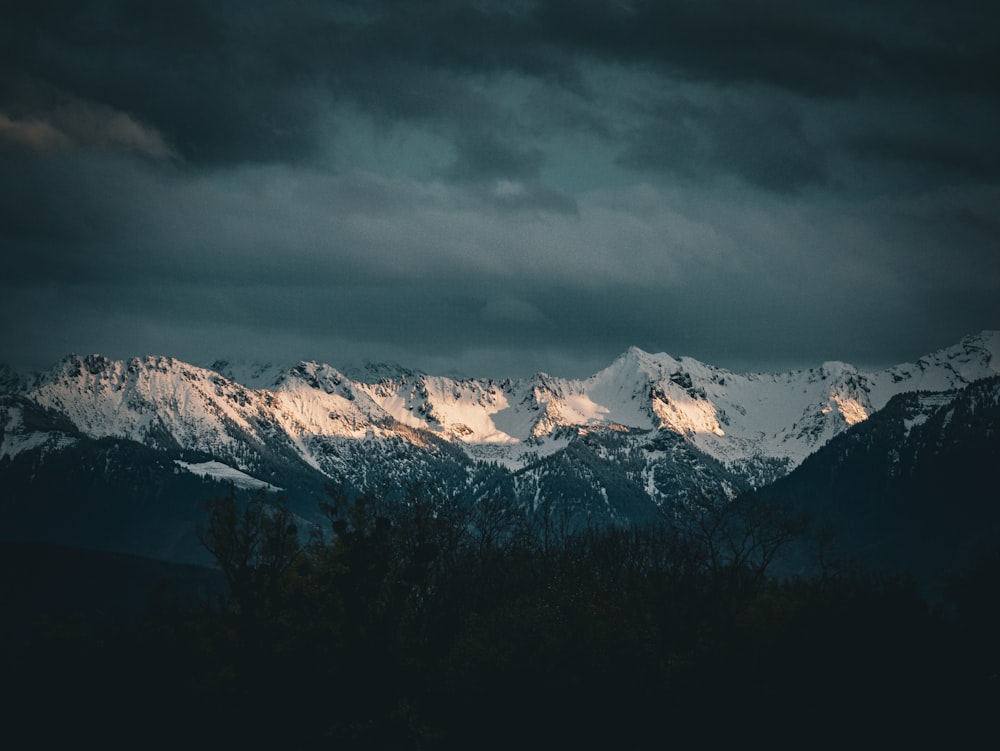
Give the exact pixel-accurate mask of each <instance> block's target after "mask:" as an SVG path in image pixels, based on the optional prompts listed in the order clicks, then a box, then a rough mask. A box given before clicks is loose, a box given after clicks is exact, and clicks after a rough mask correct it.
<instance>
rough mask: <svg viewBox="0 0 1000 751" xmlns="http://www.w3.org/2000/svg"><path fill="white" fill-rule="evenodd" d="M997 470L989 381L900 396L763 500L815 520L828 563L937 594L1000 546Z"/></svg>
mask: <svg viewBox="0 0 1000 751" xmlns="http://www.w3.org/2000/svg"><path fill="white" fill-rule="evenodd" d="M998 464H1000V379H998V378H990V379H984V380H982V381H978V382H976V383H973V384H971V385H970V386H968V387H966V388H965V389H963V390H960V391H954V392H941V393H927V392H920V393H912V394H902V395H900V396H897V397H895V398H893V399H892V400H891V401H890V402H889V403H888V404H887V405H886V406H885V407H884V408H883V409H881V410H879V411H878V412H876V413H875V414H874V415H872V416H871V417H870V418H869V419H868V420H866V421H864V422H863V423H860V424H858V425H855V426H854V427H852V428H851V429H850V430H849V431H847V432H845V433H843V434H842V435H840V436H837V437H836V438H834V439H833V440H831V441H830V442H829V444H827V445H826V446H824V447H823V448H821V449H820V450H819V451H817V452H816V453H815V454H813V455H812V456H810V457H808V458H807V459H806V460H805V461H804V462H803V463H802V465H801V466H800V467H798V468H797V469H796V470H795V471H793V472H792V473H791V474H790V475H788V476H787V477H785V478H783V479H781V480H779V481H777V482H776V483H774V484H773V485H772V486H770V487H768V488H765V489H764V490H762V491H761V493H760V495H761V497H763V498H767V499H769V500H771V501H773V502H776V503H782V504H786V505H788V506H790V507H792V508H795V509H797V510H799V511H801V512H803V513H805V514H807V515H808V516H809V518H810V519H811V521H812V525H813V530H814V532H815V533H816V534H817V535H822V536H824V538H825V551H824V554H825V555H826V556H827V558H826V563H828V564H830V563H834V562H837V563H839V564H842V565H854V566H860V567H863V568H864V569H866V570H884V571H890V572H895V573H902V572H903V571H905V570H909V571H910V572H912V573H913V574H914V575H915V576H916V577H917V578H918V579H919V580H920V581H921V582H922V583H924V584H926V585H927V586H930V587H934V588H935V589H936V590H939V589H940V586H941V584H942V582H943V581H944V579H943V577H944V574H946V573H947V572H948V571H949V570H951V569H957V568H961V567H963V566H965V565H967V564H968V563H969V562H970V561H972V560H974V559H975V558H976V557H978V556H982V555H986V554H988V553H989V552H990V551H992V550H994V549H995V548H996V547H997V546H998V545H1000V503H998V499H1000V494H998V484H997V474H996V467H997V466H998ZM800 562H801V563H806V561H805V560H804V559H802V560H800Z"/></svg>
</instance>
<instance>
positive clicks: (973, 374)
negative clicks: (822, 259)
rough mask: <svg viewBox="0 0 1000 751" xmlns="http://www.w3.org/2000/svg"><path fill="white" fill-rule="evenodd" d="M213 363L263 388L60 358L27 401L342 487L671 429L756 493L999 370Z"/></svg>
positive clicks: (80, 420)
mask: <svg viewBox="0 0 1000 751" xmlns="http://www.w3.org/2000/svg"><path fill="white" fill-rule="evenodd" d="M216 365H217V366H218V368H219V369H220V370H223V371H225V372H228V373H229V374H230V375H233V376H237V375H242V376H244V377H246V378H247V380H248V381H250V382H251V384H252V385H254V386H256V388H253V387H251V385H249V384H241V383H239V382H238V381H235V380H232V379H231V378H228V377H226V376H225V375H223V374H222V373H219V372H216V371H215V370H209V369H205V368H198V367H195V366H193V365H188V364H186V363H183V362H180V361H177V360H174V359H171V358H168V357H145V358H132V359H130V360H127V361H112V360H109V359H107V358H103V357H100V356H96V355H94V356H89V357H84V358H81V357H78V356H70V357H68V358H66V359H65V360H63V362H62V363H60V364H59V365H58V366H57V367H56V368H54V369H53V370H52V371H50V372H49V373H47V374H45V375H44V376H41V377H40V378H38V379H37V380H35V381H34V382H33V383H32V385H31V386H26V387H25V390H24V391H23V396H24V398H26V399H28V400H30V402H31V403H33V404H36V405H38V406H39V407H41V408H44V409H48V410H52V411H53V412H54V413H57V414H60V415H63V416H64V417H65V418H67V419H68V421H69V422H71V423H72V425H74V426H75V428H76V429H78V430H79V431H80V432H81V433H83V434H84V435H87V436H89V437H94V438H100V437H105V436H115V437H120V438H128V439H131V440H135V441H138V442H140V443H143V444H145V445H148V446H151V447H154V448H177V449H187V450H196V451H201V452H204V453H206V454H209V455H211V456H213V457H216V458H217V459H218V460H220V461H223V462H224V463H225V464H226V465H228V466H230V467H233V468H234V469H235V470H238V471H240V472H243V473H249V474H250V475H253V473H254V472H255V471H258V470H260V468H261V466H262V464H261V462H262V459H261V457H262V456H264V455H265V454H266V455H267V456H272V457H273V456H280V457H284V458H285V459H286V460H288V461H301V462H305V463H306V464H308V465H309V466H310V467H312V468H314V469H318V470H320V471H321V472H323V473H325V474H327V475H331V476H332V475H334V474H336V472H338V471H339V470H340V469H342V468H344V467H345V466H347V464H348V463H349V462H351V461H357V460H358V459H359V457H362V456H363V455H365V454H370V455H372V456H375V455H378V456H394V455H395V454H394V453H393V452H394V451H396V449H391V446H390V444H391V445H398V446H403V445H405V446H410V447H412V448H413V450H421V451H426V450H431V448H433V447H437V448H434V450H441V447H443V446H446V445H448V444H450V445H452V446H454V447H455V448H456V449H460V451H461V452H462V453H464V455H465V456H466V461H467V460H468V459H487V460H491V461H497V462H498V463H500V464H502V465H504V466H506V467H507V468H508V469H511V470H514V469H517V468H519V467H523V466H526V465H527V464H528V463H530V462H534V461H538V460H539V459H540V458H544V457H545V456H548V455H551V454H554V453H555V452H558V451H560V450H562V449H564V448H565V447H566V445H567V442H568V441H570V440H571V439H572V437H573V436H576V435H582V434H584V433H585V432H587V431H593V430H595V429H596V430H601V429H604V430H618V431H623V432H627V433H636V432H639V433H641V432H642V431H648V432H649V434H650V435H651V436H652V435H655V434H656V433H658V432H662V431H670V432H671V433H673V434H676V435H678V436H681V437H683V439H684V440H685V441H687V442H689V443H690V444H691V445H693V446H694V447H696V448H697V449H699V450H701V451H703V452H704V453H706V454H708V455H709V456H710V457H712V458H713V459H715V460H718V461H719V462H721V463H722V465H723V466H725V467H726V468H727V469H728V470H730V471H735V472H736V473H737V474H739V475H741V476H742V477H744V478H745V479H747V480H749V481H750V482H751V483H752V484H755V485H757V484H761V483H763V482H766V481H767V480H768V479H770V478H773V477H774V476H777V475H780V474H783V473H785V472H787V471H789V470H790V469H792V468H793V467H795V466H797V465H798V464H799V463H801V461H802V460H803V459H804V458H805V457H806V456H807V455H809V454H810V453H812V452H813V451H815V450H816V449H817V448H819V447H820V446H822V445H823V444H825V443H826V442H827V441H829V440H830V439H831V438H832V437H834V436H835V435H837V434H839V433H840V432H842V431H844V430H845V429H847V427H849V426H850V425H853V424H856V423H858V422H859V421H863V420H865V419H866V418H867V417H868V416H869V415H871V414H872V413H873V412H874V411H875V410H878V409H880V408H881V407H882V406H883V405H885V403H886V402H887V401H888V400H889V399H890V398H891V397H892V396H894V395H895V394H898V393H902V392H908V391H915V390H931V389H933V390H943V389H952V388H957V387H961V386H964V385H966V384H967V383H969V382H971V381H973V380H977V379H980V378H984V377H988V376H991V375H995V374H997V373H998V372H1000V332H982V333H981V334H978V335H975V336H969V337H966V338H965V339H963V340H962V341H961V342H960V343H959V344H957V345H955V346H953V347H950V348H948V349H944V350H941V351H939V352H935V353H932V354H930V355H927V356H925V357H922V358H920V359H919V360H918V361H917V362H916V363H912V364H901V365H897V366H895V367H893V368H889V369H887V370H884V371H878V372H870V373H866V372H861V371H859V370H858V369H857V368H855V367H853V366H851V365H848V364H845V363H840V362H827V363H824V364H823V365H821V366H819V367H816V368H811V369H808V370H801V371H794V372H790V373H774V374H762V373H745V374H738V373H733V372H731V371H728V370H725V369H722V368H717V367H714V366H712V365H708V364H705V363H702V362H699V361H697V360H694V359H692V358H688V357H680V358H674V357H672V356H670V355H667V354H649V353H646V352H643V351H642V350H640V349H637V348H634V347H633V348H631V349H629V350H628V351H626V352H625V353H623V354H622V355H621V356H620V357H619V358H617V359H616V360H615V361H614V362H613V363H611V364H610V365H609V366H608V367H607V368H605V369H603V370H601V371H600V372H598V373H595V374H594V375H593V376H591V377H589V378H586V379H582V380H574V379H563V378H557V377H553V376H549V375H546V374H543V373H540V374H538V375H536V376H534V377H532V378H524V379H505V380H500V381H493V380H485V379H452V378H447V377H441V376H432V375H427V374H424V373H418V372H414V371H408V370H404V369H402V368H398V367H384V368H378V367H370V368H368V369H367V370H366V371H365V373H364V374H361V375H357V376H356V379H352V378H349V377H348V376H346V375H345V374H343V373H342V372H340V371H338V370H336V369H335V368H333V367H331V366H329V365H323V364H319V363H315V362H302V363H299V364H298V365H295V366H294V367H291V368H286V369H278V368H275V367H274V366H270V365H268V366H252V367H244V368H234V367H232V366H229V365H228V364H227V363H216ZM8 412H9V415H8V417H7V418H6V423H7V425H8V427H7V428H5V429H4V430H3V435H0V439H2V441H3V447H4V448H3V451H4V452H5V453H6V454H12V453H16V452H17V451H19V450H21V447H24V446H31V445H35V442H36V441H38V440H42V439H40V438H32V437H30V436H27V433H26V432H25V431H24V430H23V429H21V428H18V427H17V426H18V425H19V423H17V422H16V421H17V419H18V418H17V416H16V414H15V412H11V411H9V410H8ZM431 438H434V441H437V443H434V442H433V441H431V440H430V439H431ZM442 442H443V443H442ZM376 444H378V445H379V446H381V448H379V449H378V451H376V450H375V448H374V447H375V445H376ZM363 446H368V449H365V450H363V451H362V449H361V448H359V447H363ZM449 450H450V449H449ZM647 471H648V470H647ZM262 481H263V480H262Z"/></svg>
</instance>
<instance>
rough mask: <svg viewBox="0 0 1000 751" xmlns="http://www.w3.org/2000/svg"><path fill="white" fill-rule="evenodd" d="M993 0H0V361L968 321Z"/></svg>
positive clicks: (979, 235)
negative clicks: (154, 0)
mask: <svg viewBox="0 0 1000 751" xmlns="http://www.w3.org/2000/svg"><path fill="white" fill-rule="evenodd" d="M996 15H997V14H996V12H995V11H994V10H993V9H992V5H989V4H985V3H975V2H956V3H950V4H947V5H945V4H940V3H931V2H926V3H921V2H917V3H907V4H905V5H904V4H880V5H879V6H877V7H875V6H872V5H871V4H869V3H836V4H834V3H826V2H822V3H811V4H808V5H807V6H803V5H802V4H801V3H791V2H787V3H786V2H776V3H767V4H763V5H761V4H749V3H688V2H657V3H643V2H634V3H626V2H623V3H578V2H574V3H565V2H537V3H532V2H525V3H500V2H496V3H493V2H480V3H468V2H465V3H450V2H441V3H434V4H428V6H427V7H425V5H424V4H412V3H394V2H384V3H372V2H365V3H327V2H312V3H306V2H301V3H284V4H280V5H278V4H264V3H260V4H256V3H238V4H237V3H218V2H212V3H209V2H182V3H170V4H162V5H156V4H143V5H142V7H141V8H140V7H138V6H135V4H133V3H127V2H112V3H101V4H96V3H77V2H74V3H56V2H41V3H35V4H32V5H30V6H28V7H18V8H17V9H9V10H7V11H5V24H4V28H3V29H2V30H0V49H2V52H0V56H2V64H0V70H2V73H0V163H2V164H3V169H2V170H0V247H2V248H3V251H2V252H3V259H2V260H3V266H4V274H3V275H2V278H0V285H2V288H3V289H2V291H0V320H2V321H3V323H0V359H7V360H9V361H11V362H13V363H14V364H16V365H23V366H30V367H44V366H47V365H48V364H51V363H52V362H53V361H54V360H56V359H58V358H59V357H61V356H62V355H64V354H67V353H69V352H102V353H104V354H108V355H110V356H115V357H123V356H129V355H132V354H146V353H162V354H172V355H175V356H177V357H181V358H184V359H188V360H192V361H195V362H210V361H211V360H213V359H215V358H217V357H229V358H234V357H237V358H239V357H246V358H267V359H299V358H305V359H319V360H325V361H327V362H330V363H332V364H334V365H337V366H346V365H350V364H356V363H360V362H363V361H365V360H397V361H400V362H403V363H405V364H407V365H410V366H414V367H420V368H424V369H426V370H433V371H436V372H451V373H466V374H470V375H520V374H526V373H528V372H531V371H534V370H537V369H542V370H546V371H549V372H552V373H556V374H559V375H567V376H579V375H586V374H589V373H590V372H593V371H594V370H595V369H597V368H599V367H601V366H603V365H605V364H607V363H608V362H609V361H610V359H612V358H613V357H614V356H615V355H616V354H618V353H620V352H621V351H623V350H624V349H625V348H627V347H628V346H629V345H632V344H635V345H638V346H640V347H642V348H644V349H648V350H652V351H668V352H670V353H671V354H674V355H681V354H688V355H692V356H695V357H698V358H700V359H702V360H706V361H709V362H712V363H715V364H719V365H723V366H727V367H730V368H734V369H754V370H768V369H779V368H790V367H803V366H808V365H811V364H814V363H816V362H819V361H822V360H826V359H842V360H848V361H852V362H855V363H856V364H858V365H886V364H891V363H893V362H896V361H902V360H907V359H913V358H914V357H916V356H919V355H920V354H923V353H925V352H927V351H930V350H932V349H934V348H937V347H940V346H944V345H947V344H951V343H953V342H954V341H957V339H958V338H960V337H961V336H962V335H963V334H966V333H974V332H976V331H979V330H981V329H984V328H997V327H1000V257H998V252H1000V248H998V241H1000V222H998V220H997V219H996V217H997V215H998V211H997V209H998V207H1000V142H998V140H997V138H996V135H995V134H996V133H997V132H1000V97H998V95H997V93H996V92H997V91H998V90H1000V89H998V86H997V83H998V82H1000V52H998V50H1000V45H997V44H996V43H995V39H994V36H995V33H994V32H992V31H991V30H992V29H995V28H996V21H997V20H998V19H997V18H996V17H995V16H996Z"/></svg>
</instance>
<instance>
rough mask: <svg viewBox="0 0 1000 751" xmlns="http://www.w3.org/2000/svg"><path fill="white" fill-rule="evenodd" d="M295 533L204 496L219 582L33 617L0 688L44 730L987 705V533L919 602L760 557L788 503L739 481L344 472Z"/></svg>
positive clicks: (452, 736) (398, 730)
mask: <svg viewBox="0 0 1000 751" xmlns="http://www.w3.org/2000/svg"><path fill="white" fill-rule="evenodd" d="M322 507H323V512H324V515H325V519H326V525H325V527H324V528H322V529H314V530H312V531H311V534H308V535H307V534H305V531H304V530H303V529H301V528H300V525H299V524H298V523H297V520H296V518H295V517H294V516H293V515H292V514H291V513H289V512H288V511H287V510H286V509H284V508H283V507H281V506H271V505H268V504H266V503H264V502H263V499H257V500H254V501H251V502H249V503H242V502H241V501H239V500H238V499H237V498H236V497H235V496H234V495H229V496H223V497H219V498H215V499H213V500H212V501H211V502H209V504H208V507H207V510H206V522H205V525H204V527H203V529H202V531H201V538H202V541H203V543H204V544H205V546H206V547H207V548H208V549H209V550H210V551H211V552H212V554H213V555H214V556H215V558H216V560H217V562H218V565H219V567H220V569H221V571H222V573H223V575H224V576H225V579H226V582H227V593H226V594H225V595H224V596H219V597H215V598H213V599H208V600H203V601H201V602H200V603H197V604H191V603H189V602H184V601H183V600H182V598H181V597H180V593H179V592H178V591H177V590H176V589H175V588H173V587H172V586H171V585H170V584H169V583H168V582H162V583H161V584H160V585H159V586H158V587H157V588H155V590H154V591H153V592H151V594H150V599H149V603H148V606H147V608H146V611H145V615H144V616H143V617H142V618H141V619H140V620H139V621H137V622H133V623H129V624H124V625H118V626H102V627H99V628H94V627H84V626H83V625H80V624H73V623H66V622H61V621H50V622H48V623H46V624H39V626H38V627H37V629H36V631H35V633H34V636H33V638H32V639H31V640H29V642H28V643H27V644H26V646H25V647H24V648H23V649H21V650H19V651H18V653H17V654H16V655H14V656H12V657H11V658H10V664H9V668H10V670H9V671H8V674H9V675H10V678H9V680H8V681H7V683H8V685H9V686H11V687H12V688H13V692H12V694H13V697H14V698H13V699H12V701H10V702H9V703H8V704H7V708H8V710H9V711H10V718H11V719H12V721H13V723H12V724H11V725H10V726H9V727H20V728H23V729H25V730H27V731H28V732H29V733H30V736H31V738H32V739H33V741H34V742H35V745H39V746H45V745H47V743H49V742H52V741H56V740H69V739H72V740H76V741H80V740H83V739H98V740H103V741H106V742H127V743H130V744H132V745H134V746H137V747H156V746H158V745H163V746H167V745H175V744H177V743H184V744H186V745H191V744H195V745H197V746H198V747H209V746H214V747H221V748H240V747H252V748H261V747H272V748H306V747H318V746H320V745H322V746H326V747H330V748H373V749H375V748H377V749H391V748H401V749H404V748H406V749H409V748H448V749H450V748H470V747H471V748H491V747H497V748H500V747H504V748H509V747H511V746H516V747H521V748H542V747H567V746H569V745H570V744H585V745H586V747H588V748H589V747H594V746H599V745H602V744H607V745H612V744H613V745H614V746H615V747H626V748H627V747H640V746H641V747H649V746H655V747H672V746H674V745H676V744H678V743H679V744H681V747H688V746H691V745H694V744H695V743H697V744H698V745H707V746H708V747H718V746H719V745H721V744H722V743H729V742H734V741H740V742H746V741H748V740H753V741H755V742H763V743H768V744H771V745H779V746H790V745H792V744H795V745H796V746H802V745H806V746H807V747H813V746H824V745H827V744H831V745H832V744H833V743H837V742H841V743H842V742H850V743H851V744H852V745H858V744H860V745H869V744H874V743H877V742H879V741H884V742H892V743H893V744H897V743H900V742H905V741H913V740H917V739H920V740H928V739H933V738H934V737H935V735H940V737H941V739H947V740H948V742H949V745H954V744H955V743H956V742H957V743H958V744H959V745H961V739H962V738H965V737H968V738H972V737H975V734H976V732H977V731H980V730H983V729H986V728H988V727H989V726H990V723H992V722H993V720H994V719H995V716H996V711H997V708H998V706H1000V705H998V700H1000V679H998V674H1000V649H998V646H997V642H996V638H995V637H996V633H998V628H1000V612H998V598H1000V590H998V587H997V583H998V574H1000V556H997V557H994V558H993V559H991V560H989V561H984V562H983V563H982V564H981V565H980V566H979V567H977V568H976V569H974V570H970V571H968V572H966V573H965V574H964V575H962V576H957V577H955V578H954V580H953V582H952V586H951V596H952V600H951V602H950V604H949V606H948V608H945V607H932V606H931V605H929V604H928V603H927V602H926V601H925V600H924V599H923V598H922V597H921V596H920V595H919V593H918V592H917V590H916V588H915V587H914V586H913V584H912V583H911V582H909V581H908V580H907V579H905V578H879V577H864V576H848V575H844V574H838V575H832V574H823V575H820V576H816V577H812V578H809V579H798V578H787V577H786V578H782V579H780V580H779V579H777V578H775V577H773V576H772V575H771V573H770V567H771V564H772V562H773V560H774V558H775V556H776V555H777V554H778V552H780V550H781V549H782V548H783V546H784V545H786V544H787V543H788V542H789V541H791V540H792V539H794V537H795V535H796V534H797V533H798V532H799V531H800V523H799V521H798V520H797V519H794V518H790V517H788V516H787V515H785V514H783V513H782V512H781V510H780V509H778V508H775V507H769V506H767V505H765V504H763V503H762V502H760V501H756V500H754V499H752V498H746V499H740V500H739V501H737V502H734V503H732V504H729V505H728V506H726V507H724V508H716V507H712V506H703V507H697V506H693V507H689V508H686V509H684V510H683V511H682V512H678V513H677V514H675V516H674V517H673V518H672V519H670V520H665V521H664V523H663V524H660V525H651V526H648V527H645V528H642V529H631V530H622V529H614V528H603V529H591V530H587V531H583V532H579V531H577V532H572V531H570V530H569V529H566V528H561V527H560V524H559V520H558V519H557V518H553V517H551V516H549V515H545V514H541V515H536V516H534V517H527V516H524V515H521V514H516V513H513V512H512V511H511V510H510V509H509V507H508V506H507V505H506V504H505V503H503V501H502V499H500V498H491V499H485V500H483V501H482V502H480V503H478V504H475V505H473V506H468V505H465V504H462V503H460V502H457V501H454V502H451V501H448V500H444V499H441V498H437V497H435V496H434V494H433V493H425V492H420V491H414V492H413V493H411V494H410V497H409V499H408V501H407V502H405V503H393V504H391V505H389V504H387V503H384V502H382V500H381V499H380V498H379V497H378V496H377V495H373V494H364V495H360V496H348V495H347V494H346V493H343V492H339V491H336V490H333V491H331V495H330V498H329V499H328V500H327V501H325V502H324V503H323V504H322Z"/></svg>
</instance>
